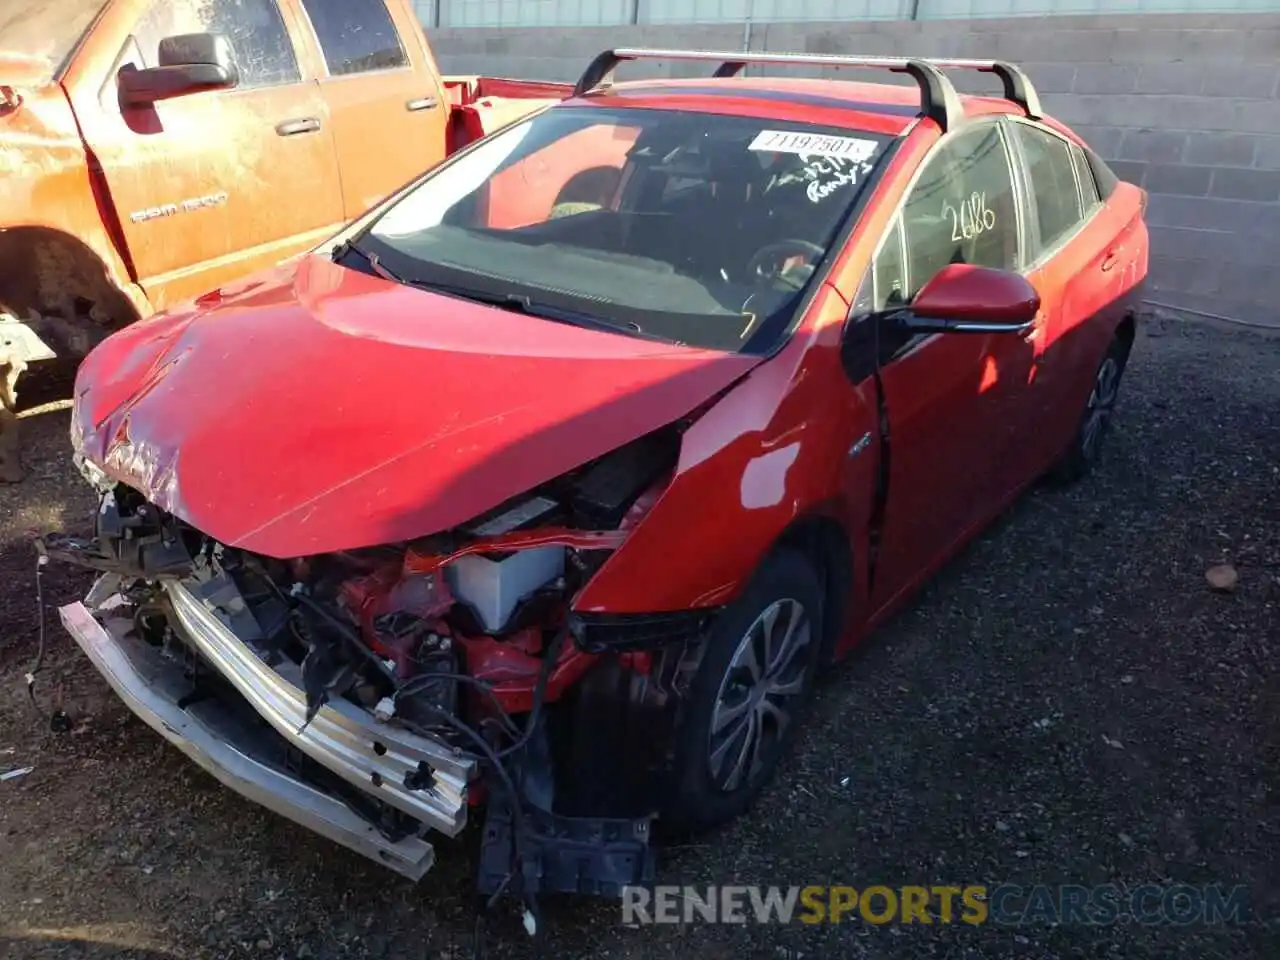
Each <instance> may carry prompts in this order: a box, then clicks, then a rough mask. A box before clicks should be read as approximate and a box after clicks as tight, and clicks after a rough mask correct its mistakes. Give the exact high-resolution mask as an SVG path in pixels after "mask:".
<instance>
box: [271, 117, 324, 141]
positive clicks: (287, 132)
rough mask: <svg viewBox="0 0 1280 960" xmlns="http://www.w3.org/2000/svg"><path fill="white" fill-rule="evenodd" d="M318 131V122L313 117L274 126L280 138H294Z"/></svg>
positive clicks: (286, 121)
mask: <svg viewBox="0 0 1280 960" xmlns="http://www.w3.org/2000/svg"><path fill="white" fill-rule="evenodd" d="M319 129H320V121H319V120H317V119H316V118H315V117H302V118H300V119H298V120H285V121H284V122H283V123H277V124H276V133H278V134H279V135H280V136H282V137H296V136H297V135H298V134H300V133H315V132H316V131H317V130H319Z"/></svg>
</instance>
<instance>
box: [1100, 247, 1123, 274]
mask: <svg viewBox="0 0 1280 960" xmlns="http://www.w3.org/2000/svg"><path fill="white" fill-rule="evenodd" d="M1119 262H1120V254H1119V253H1117V252H1116V251H1115V250H1108V251H1107V255H1106V256H1105V257H1103V258H1102V272H1103V273H1106V272H1107V271H1108V270H1110V269H1111V268H1112V267H1114V266H1115V265H1116V264H1117V263H1119Z"/></svg>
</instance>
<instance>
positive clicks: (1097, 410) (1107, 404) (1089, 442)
mask: <svg viewBox="0 0 1280 960" xmlns="http://www.w3.org/2000/svg"><path fill="white" fill-rule="evenodd" d="M1119 390H1120V364H1119V363H1118V362H1117V360H1116V358H1115V357H1111V356H1109V357H1107V358H1106V359H1105V360H1103V361H1102V366H1100V367H1098V375H1097V377H1096V378H1095V379H1094V381H1093V390H1092V392H1091V393H1090V394H1089V403H1088V405H1087V406H1086V407H1085V419H1084V431H1083V436H1082V437H1081V444H1080V446H1081V449H1082V452H1083V453H1084V457H1085V459H1086V460H1094V459H1096V457H1097V456H1098V449H1099V447H1100V446H1101V444H1102V435H1103V433H1105V432H1106V429H1107V424H1108V423H1109V422H1110V420H1111V413H1112V411H1113V410H1114V409H1115V405H1116V395H1117V394H1118V393H1119Z"/></svg>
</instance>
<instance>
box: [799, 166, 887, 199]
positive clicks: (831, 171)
mask: <svg viewBox="0 0 1280 960" xmlns="http://www.w3.org/2000/svg"><path fill="white" fill-rule="evenodd" d="M805 160H806V162H805V165H804V175H805V179H807V180H808V181H809V184H808V186H807V187H805V194H806V195H807V196H808V197H809V200H810V202H812V203H821V202H822V201H823V200H825V199H827V197H829V196H831V195H832V194H833V193H835V192H836V191H837V190H839V189H840V188H841V187H847V186H852V185H854V184H856V183H857V182H858V179H859V178H860V177H863V176H865V175H866V174H868V173H870V172H871V163H870V162H869V161H866V160H862V161H853V160H848V159H846V158H840V157H818V158H817V159H809V158H808V157H806V158H805Z"/></svg>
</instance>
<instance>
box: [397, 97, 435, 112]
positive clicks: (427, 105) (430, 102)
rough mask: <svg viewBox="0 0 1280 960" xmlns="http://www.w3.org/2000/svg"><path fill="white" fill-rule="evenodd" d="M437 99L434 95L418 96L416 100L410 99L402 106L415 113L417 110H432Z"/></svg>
mask: <svg viewBox="0 0 1280 960" xmlns="http://www.w3.org/2000/svg"><path fill="white" fill-rule="evenodd" d="M437 102H438V101H437V100H436V98H435V97H419V98H418V99H416V100H410V101H408V102H407V103H406V104H405V105H404V108H405V109H406V110H408V111H409V112H410V113H417V112H418V111H419V110H433V109H435V106H436V103H437Z"/></svg>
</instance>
